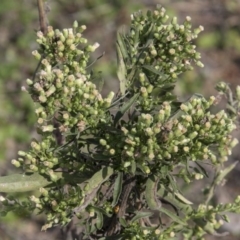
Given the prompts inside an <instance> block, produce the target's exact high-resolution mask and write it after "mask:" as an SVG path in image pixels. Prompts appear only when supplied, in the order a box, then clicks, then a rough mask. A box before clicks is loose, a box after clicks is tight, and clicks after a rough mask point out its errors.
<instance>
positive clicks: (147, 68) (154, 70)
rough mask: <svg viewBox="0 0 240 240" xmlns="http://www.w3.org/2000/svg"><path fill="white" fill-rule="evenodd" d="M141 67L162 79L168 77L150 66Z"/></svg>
mask: <svg viewBox="0 0 240 240" xmlns="http://www.w3.org/2000/svg"><path fill="white" fill-rule="evenodd" d="M142 67H143V68H145V69H146V70H148V71H150V72H152V73H154V74H157V75H159V76H161V77H163V78H167V77H168V75H166V74H164V73H163V72H161V70H157V69H155V68H154V67H153V66H151V65H143V66H142ZM163 81H164V80H163Z"/></svg>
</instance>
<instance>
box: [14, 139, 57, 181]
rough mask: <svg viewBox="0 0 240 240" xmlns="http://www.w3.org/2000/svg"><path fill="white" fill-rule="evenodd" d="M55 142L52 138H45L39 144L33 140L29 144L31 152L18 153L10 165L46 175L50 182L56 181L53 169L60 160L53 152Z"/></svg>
mask: <svg viewBox="0 0 240 240" xmlns="http://www.w3.org/2000/svg"><path fill="white" fill-rule="evenodd" d="M55 147H56V140H55V139H54V138H53V137H52V136H47V137H46V138H44V139H42V141H41V142H38V141H36V140H33V141H32V142H31V150H29V151H28V152H24V151H19V152H18V155H19V157H18V159H17V160H16V159H13V160H12V164H13V165H14V166H16V167H23V168H24V169H25V171H28V172H39V173H40V174H42V175H47V176H49V178H50V179H51V181H53V182H55V181H57V180H58V177H57V175H56V174H55V173H54V171H53V169H55V168H56V166H59V163H60V160H59V158H58V156H57V155H56V154H55V153H54V151H50V150H49V149H54V148H55Z"/></svg>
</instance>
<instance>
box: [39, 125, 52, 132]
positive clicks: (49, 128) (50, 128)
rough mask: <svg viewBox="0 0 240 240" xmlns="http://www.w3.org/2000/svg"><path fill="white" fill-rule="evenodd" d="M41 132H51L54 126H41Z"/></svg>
mask: <svg viewBox="0 0 240 240" xmlns="http://www.w3.org/2000/svg"><path fill="white" fill-rule="evenodd" d="M42 131H43V132H53V131H54V126H53V125H47V126H42Z"/></svg>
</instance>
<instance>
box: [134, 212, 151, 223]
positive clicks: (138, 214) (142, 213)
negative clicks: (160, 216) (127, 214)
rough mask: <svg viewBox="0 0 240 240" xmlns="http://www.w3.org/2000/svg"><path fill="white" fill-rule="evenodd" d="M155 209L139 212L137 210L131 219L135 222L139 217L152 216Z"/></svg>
mask: <svg viewBox="0 0 240 240" xmlns="http://www.w3.org/2000/svg"><path fill="white" fill-rule="evenodd" d="M153 213H154V212H153V211H147V212H142V211H139V212H135V214H136V215H135V216H134V217H133V218H132V219H131V222H135V221H137V220H138V219H141V218H145V217H151V216H152V215H153Z"/></svg>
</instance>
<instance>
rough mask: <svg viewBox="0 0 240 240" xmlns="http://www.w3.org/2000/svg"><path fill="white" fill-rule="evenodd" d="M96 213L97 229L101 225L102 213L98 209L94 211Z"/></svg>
mask: <svg viewBox="0 0 240 240" xmlns="http://www.w3.org/2000/svg"><path fill="white" fill-rule="evenodd" d="M96 213H97V221H96V227H97V229H101V228H102V227H103V215H102V213H101V212H99V211H96Z"/></svg>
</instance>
